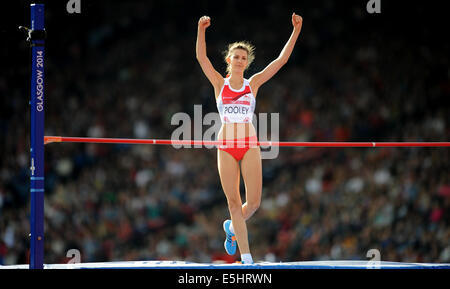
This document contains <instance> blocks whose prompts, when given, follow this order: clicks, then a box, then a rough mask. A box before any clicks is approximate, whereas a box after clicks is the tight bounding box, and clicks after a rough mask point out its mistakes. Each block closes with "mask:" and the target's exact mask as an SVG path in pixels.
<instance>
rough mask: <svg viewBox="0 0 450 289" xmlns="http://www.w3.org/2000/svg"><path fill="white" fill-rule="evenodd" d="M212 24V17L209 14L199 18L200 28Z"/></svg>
mask: <svg viewBox="0 0 450 289" xmlns="http://www.w3.org/2000/svg"><path fill="white" fill-rule="evenodd" d="M209 25H211V18H209V16H202V17H200V19H199V20H198V28H202V29H206V28H208V27H209Z"/></svg>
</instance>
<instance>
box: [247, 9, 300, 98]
mask: <svg viewBox="0 0 450 289" xmlns="http://www.w3.org/2000/svg"><path fill="white" fill-rule="evenodd" d="M302 24H303V19H302V17H301V16H299V15H297V14H295V13H292V26H293V30H292V34H291V37H289V40H288V41H287V43H286V44H285V46H284V48H283V50H282V51H281V53H280V55H279V56H278V57H277V59H275V60H274V61H272V62H271V63H270V64H269V65H268V66H267V67H266V68H264V69H263V70H262V71H260V72H258V73H256V74H255V75H253V76H252V77H251V78H250V85H251V87H252V90H253V92H254V94H255V95H256V93H257V91H258V89H259V87H260V86H261V85H263V84H264V83H265V82H266V81H268V80H269V79H270V78H272V76H274V75H275V73H277V72H278V70H280V68H281V67H283V65H285V64H286V62H287V61H288V59H289V57H290V56H291V53H292V50H293V49H294V46H295V42H296V41H297V38H298V36H299V35H300V31H301V30H302Z"/></svg>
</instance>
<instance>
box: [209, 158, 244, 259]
mask: <svg viewBox="0 0 450 289" xmlns="http://www.w3.org/2000/svg"><path fill="white" fill-rule="evenodd" d="M217 152H218V153H217V163H218V168H219V175H220V182H221V183H222V188H223V191H224V193H225V196H226V198H227V202H228V210H229V212H230V215H231V221H232V223H233V229H234V233H235V235H236V241H237V243H238V246H239V251H240V252H241V254H245V253H249V252H250V249H249V246H248V235H247V226H246V224H245V219H244V217H243V215H242V200H241V195H240V192H239V180H240V169H239V163H238V161H237V160H236V159H235V158H234V157H233V156H231V155H230V154H229V153H227V152H225V151H222V150H217Z"/></svg>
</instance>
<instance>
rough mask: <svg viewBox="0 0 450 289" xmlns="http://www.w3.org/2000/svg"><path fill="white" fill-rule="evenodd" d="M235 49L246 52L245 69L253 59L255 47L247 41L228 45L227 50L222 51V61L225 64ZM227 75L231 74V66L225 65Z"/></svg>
mask: <svg viewBox="0 0 450 289" xmlns="http://www.w3.org/2000/svg"><path fill="white" fill-rule="evenodd" d="M235 49H242V50H245V51H247V66H246V67H245V69H247V68H248V67H249V66H250V64H251V63H252V62H253V60H254V59H255V46H253V45H252V44H251V43H250V42H247V41H238V42H234V43H231V44H228V47H227V50H225V51H224V53H223V54H224V56H225V58H224V60H225V62H226V63H227V58H228V57H231V54H232V53H233V50H235ZM227 73H228V74H230V73H231V66H230V64H229V63H227Z"/></svg>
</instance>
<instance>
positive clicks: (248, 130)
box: [217, 123, 256, 140]
mask: <svg viewBox="0 0 450 289" xmlns="http://www.w3.org/2000/svg"><path fill="white" fill-rule="evenodd" d="M255 135H256V129H255V127H254V126H253V124H252V123H224V124H222V127H221V128H220V130H219V133H218V135H217V139H218V140H223V139H226V140H230V139H238V138H245V137H251V136H255Z"/></svg>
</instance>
